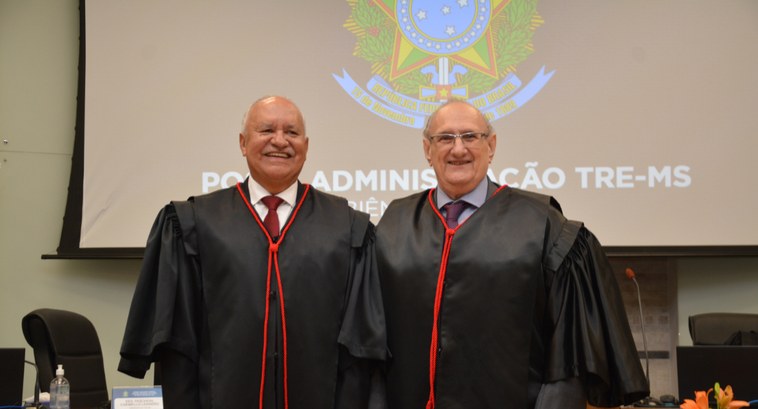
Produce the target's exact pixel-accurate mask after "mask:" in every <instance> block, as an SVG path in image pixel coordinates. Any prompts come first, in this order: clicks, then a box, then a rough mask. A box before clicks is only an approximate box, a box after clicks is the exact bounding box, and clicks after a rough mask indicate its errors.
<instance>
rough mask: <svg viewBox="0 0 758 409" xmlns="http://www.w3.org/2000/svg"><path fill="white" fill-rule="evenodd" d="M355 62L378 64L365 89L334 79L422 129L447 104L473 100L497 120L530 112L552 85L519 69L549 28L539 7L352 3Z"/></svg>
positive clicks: (532, 2)
mask: <svg viewBox="0 0 758 409" xmlns="http://www.w3.org/2000/svg"><path fill="white" fill-rule="evenodd" d="M347 2H348V4H350V7H351V9H352V12H351V14H350V17H349V18H348V19H347V21H346V22H345V24H344V27H345V28H347V29H348V30H350V32H352V33H353V34H355V36H356V39H357V41H356V45H355V50H354V52H353V54H354V55H355V56H357V57H360V58H362V59H364V60H366V61H367V62H369V63H370V64H371V78H370V79H369V81H368V82H367V83H366V84H365V87H362V86H361V85H359V84H358V83H356V81H354V80H353V78H351V77H350V74H349V73H348V72H347V71H346V70H344V69H343V70H342V75H341V76H340V75H338V74H334V79H335V80H337V82H338V83H339V84H340V86H341V87H342V88H343V89H344V90H345V92H347V93H348V94H349V95H350V96H351V97H352V98H353V99H354V100H355V101H356V102H357V103H359V104H361V105H362V106H363V107H365V108H366V109H368V110H369V111H371V112H373V113H374V114H376V115H378V116H380V117H382V118H385V119H387V120H389V121H392V122H395V123H398V124H401V125H405V126H408V127H413V128H422V127H423V126H424V120H425V118H426V117H427V116H428V115H429V114H430V113H432V112H433V111H434V110H435V109H436V108H437V107H438V106H439V105H440V104H441V103H444V102H445V101H447V100H449V99H451V98H456V99H466V100H468V101H469V102H471V103H472V104H474V105H475V106H476V107H478V108H479V109H480V110H481V111H482V112H484V113H485V115H487V117H488V118H489V119H490V120H495V119H499V118H502V117H504V116H506V115H508V114H510V113H511V112H513V111H515V110H516V109H518V108H519V107H521V106H523V105H524V104H526V103H527V102H528V101H529V100H530V99H532V97H534V96H535V95H536V94H537V93H538V92H539V91H540V90H541V89H542V87H544V86H545V84H546V83H547V82H548V81H549V80H550V77H551V76H552V75H553V73H554V71H551V72H548V73H545V67H544V66H543V67H542V68H541V69H540V70H539V72H537V73H536V74H534V75H533V77H532V79H531V80H530V81H528V82H523V81H522V80H521V79H520V78H519V77H518V76H517V75H516V66H517V65H518V64H519V63H521V62H523V61H524V60H525V59H526V58H527V57H528V56H529V55H530V54H531V53H532V52H533V47H532V43H531V41H532V36H533V35H534V30H535V29H536V28H537V27H539V26H540V25H541V24H542V23H543V20H542V18H541V17H540V16H539V14H538V13H537V10H536V8H537V1H536V0H491V1H481V0H442V1H440V0H347Z"/></svg>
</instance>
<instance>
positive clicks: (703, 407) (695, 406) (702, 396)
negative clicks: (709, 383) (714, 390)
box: [679, 390, 711, 409]
mask: <svg viewBox="0 0 758 409" xmlns="http://www.w3.org/2000/svg"><path fill="white" fill-rule="evenodd" d="M708 392H709V393H710V392H711V391H710V390H709V391H708ZM679 407H680V408H681V409H708V394H707V393H705V391H695V400H692V399H685V400H684V403H682V404H681V405H679Z"/></svg>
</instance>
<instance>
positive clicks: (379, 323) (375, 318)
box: [338, 212, 387, 361]
mask: <svg viewBox="0 0 758 409" xmlns="http://www.w3.org/2000/svg"><path fill="white" fill-rule="evenodd" d="M352 237H353V249H352V257H351V258H352V260H351V269H352V272H351V275H350V276H351V278H350V282H349V284H348V290H347V291H348V295H347V304H346V308H345V313H344V316H343V320H342V327H341V328H340V334H339V338H338V342H339V343H340V344H341V345H343V346H344V347H345V348H347V350H348V352H349V353H350V355H352V356H354V357H356V358H368V359H375V360H380V361H384V360H385V359H386V358H387V333H386V326H385V321H384V304H383V302H382V293H381V285H380V283H379V272H378V266H377V261H376V253H375V248H374V242H375V234H374V225H373V224H371V222H370V221H369V219H368V215H367V214H365V213H359V212H356V218H355V221H354V222H353V235H352Z"/></svg>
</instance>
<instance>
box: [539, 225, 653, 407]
mask: <svg viewBox="0 0 758 409" xmlns="http://www.w3.org/2000/svg"><path fill="white" fill-rule="evenodd" d="M546 268H547V269H548V270H552V275H551V276H550V275H549V276H550V278H549V279H548V297H547V299H548V306H547V308H548V310H547V313H548V319H549V320H550V322H551V324H552V336H551V339H550V342H549V344H548V347H547V352H548V364H547V371H546V380H545V381H546V382H547V383H549V382H557V381H560V380H564V379H567V378H571V377H579V379H580V381H581V383H582V385H583V387H584V390H585V392H586V395H587V401H588V402H589V403H590V404H592V405H595V406H605V407H610V406H619V405H622V404H631V403H632V402H634V401H637V400H639V399H642V398H644V397H645V396H647V395H648V394H649V390H648V385H647V380H646V378H645V375H644V373H643V371H642V366H641V364H640V360H639V356H638V353H637V348H636V346H635V344H634V339H633V338H632V334H631V330H630V329H629V323H628V321H627V317H626V311H625V309H624V305H623V302H622V298H621V292H620V290H619V287H618V283H617V282H616V278H615V276H614V274H613V270H612V268H611V265H610V263H609V262H608V259H607V258H606V256H605V253H604V252H603V249H602V247H601V245H600V243H599V242H598V240H597V239H596V238H595V236H594V235H593V234H592V233H590V231H589V230H587V229H586V228H584V227H583V226H582V225H581V223H578V222H571V221H567V222H566V223H564V224H563V226H562V231H561V233H560V235H559V237H558V239H557V240H556V241H555V246H554V247H553V248H552V249H551V251H550V252H549V254H548V255H547V260H546Z"/></svg>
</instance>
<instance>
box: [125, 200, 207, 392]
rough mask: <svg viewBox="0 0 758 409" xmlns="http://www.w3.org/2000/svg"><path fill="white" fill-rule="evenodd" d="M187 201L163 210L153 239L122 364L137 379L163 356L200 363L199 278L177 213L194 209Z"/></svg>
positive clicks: (128, 326) (129, 321)
mask: <svg viewBox="0 0 758 409" xmlns="http://www.w3.org/2000/svg"><path fill="white" fill-rule="evenodd" d="M187 203H188V202H178V203H177V204H176V205H175V204H170V205H167V206H166V207H165V208H163V210H161V212H160V213H159V214H158V216H157V218H156V219H155V223H154V224H153V227H152V229H151V232H150V235H149V236H148V240H147V244H146V247H145V255H144V259H143V264H142V269H141V272H140V277H139V280H138V282H137V286H136V289H135V292H134V296H133V298H132V304H131V308H130V310H129V317H128V319H127V324H126V330H125V333H124V339H123V342H122V344H121V361H120V362H119V366H118V370H119V371H120V372H123V373H125V374H127V375H130V376H133V377H137V378H144V376H145V372H146V371H147V370H148V368H149V367H150V363H151V362H154V361H157V360H158V359H159V358H160V356H161V355H162V354H165V355H170V356H176V357H178V356H181V357H182V359H183V360H185V361H187V363H188V364H191V363H195V364H196V363H197V360H198V345H197V342H198V333H199V328H200V325H199V321H198V318H197V317H199V312H198V311H197V309H198V308H199V306H200V305H201V299H200V290H199V289H200V286H199V279H198V274H197V268H196V266H195V264H194V261H193V259H192V258H191V257H190V255H191V254H189V253H191V252H192V246H191V245H190V243H188V242H187V241H186V240H184V236H185V234H184V233H183V232H182V227H181V225H180V223H179V217H178V215H177V208H179V209H180V211H181V209H184V211H185V212H186V211H189V210H190V209H189V206H188V204H187ZM161 350H163V351H164V352H163V353H161ZM168 351H170V353H169V352H168ZM187 375H188V376H191V373H190V374H187Z"/></svg>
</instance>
